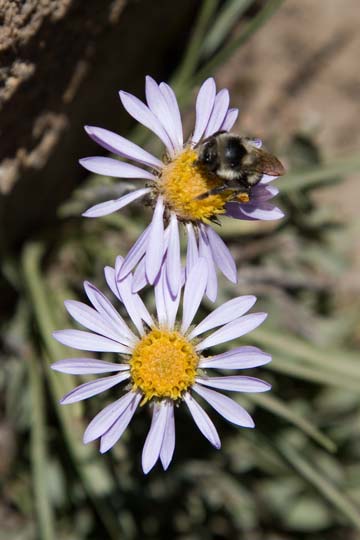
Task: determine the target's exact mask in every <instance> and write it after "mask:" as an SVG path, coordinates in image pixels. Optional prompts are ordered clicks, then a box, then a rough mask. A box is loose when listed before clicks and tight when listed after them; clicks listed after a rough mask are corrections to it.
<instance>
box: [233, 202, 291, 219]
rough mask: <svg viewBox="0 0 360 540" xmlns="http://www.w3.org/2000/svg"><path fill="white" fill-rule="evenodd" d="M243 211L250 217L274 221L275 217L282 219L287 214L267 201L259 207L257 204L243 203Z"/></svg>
mask: <svg viewBox="0 0 360 540" xmlns="http://www.w3.org/2000/svg"><path fill="white" fill-rule="evenodd" d="M229 204H231V203H229ZM241 211H242V213H243V214H244V215H245V216H246V217H248V218H249V219H258V220H262V221H272V220H275V219H281V218H283V217H284V215H285V214H284V212H283V211H282V210H281V209H280V208H278V207H277V206H274V205H273V204H271V203H267V202H265V203H262V204H261V206H258V207H257V206H256V205H252V206H251V205H250V204H248V205H245V204H242V205H241Z"/></svg>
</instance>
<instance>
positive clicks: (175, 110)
mask: <svg viewBox="0 0 360 540" xmlns="http://www.w3.org/2000/svg"><path fill="white" fill-rule="evenodd" d="M160 90H161V92H162V94H163V96H164V98H165V99H166V101H167V104H168V108H169V111H170V114H171V116H172V118H173V121H174V124H175V134H176V138H177V141H178V145H179V148H182V146H183V142H184V137H183V128H182V121H181V115H180V110H179V105H178V102H177V99H176V96H175V93H174V90H173V89H172V88H171V87H170V86H169V85H168V84H166V83H164V82H162V83H160Z"/></svg>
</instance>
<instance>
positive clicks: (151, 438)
mask: <svg viewBox="0 0 360 540" xmlns="http://www.w3.org/2000/svg"><path fill="white" fill-rule="evenodd" d="M166 420H167V407H165V406H164V405H163V404H162V403H155V405H154V411H153V416H152V422H151V426H150V430H149V433H148V435H147V437H146V440H145V444H144V448H143V452H142V468H143V471H144V473H145V474H147V473H148V472H149V471H150V470H151V469H152V468H153V467H154V465H155V463H156V462H157V460H158V458H159V455H160V450H161V446H162V443H163V440H164V434H165V428H166Z"/></svg>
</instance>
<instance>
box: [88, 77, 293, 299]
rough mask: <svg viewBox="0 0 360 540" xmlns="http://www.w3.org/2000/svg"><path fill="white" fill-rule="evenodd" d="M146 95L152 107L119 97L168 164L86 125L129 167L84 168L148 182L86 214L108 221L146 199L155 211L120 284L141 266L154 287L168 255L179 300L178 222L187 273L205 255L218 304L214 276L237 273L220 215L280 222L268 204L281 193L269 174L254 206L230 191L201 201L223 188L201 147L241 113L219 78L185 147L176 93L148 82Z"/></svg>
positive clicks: (254, 194) (209, 87) (199, 101)
mask: <svg viewBox="0 0 360 540" xmlns="http://www.w3.org/2000/svg"><path fill="white" fill-rule="evenodd" d="M145 93H146V105H145V104H144V103H143V102H142V101H140V100H139V99H138V98H137V97H135V96H133V95H131V94H128V93H127V92H123V91H120V99H121V102H122V104H123V106H124V108H125V109H126V111H127V112H128V113H129V114H130V115H131V116H132V117H133V118H135V119H136V120H137V121H138V122H139V123H140V124H143V125H144V126H146V127H147V128H149V129H150V130H151V131H153V132H154V133H155V134H156V135H157V136H158V137H159V138H160V139H161V141H162V143H163V144H164V146H165V154H164V157H163V159H159V158H158V157H155V156H153V155H152V154H150V153H149V152H147V151H145V150H144V149H143V148H141V147H139V146H138V145H136V144H134V143H133V142H131V141H129V140H128V139H125V138H124V137H121V136H120V135H117V134H116V133H113V132H111V131H108V130H106V129H103V128H100V127H94V126H86V127H85V129H86V132H87V133H88V135H89V136H90V137H91V138H92V139H93V140H94V141H96V142H97V143H98V144H100V145H101V146H102V147H103V148H106V149H107V150H109V151H110V152H112V153H114V154H117V155H118V156H119V157H121V158H125V159H126V160H128V161H130V162H131V163H129V162H128V161H121V160H118V159H113V158H110V157H100V156H98V157H87V158H84V159H81V160H80V163H81V165H82V166H83V167H85V168H86V169H88V170H89V171H91V172H94V173H99V174H102V175H105V176H113V177H118V178H131V179H143V180H146V187H140V188H139V189H136V190H134V191H132V192H130V193H127V194H126V195H124V196H122V197H120V198H118V199H115V200H111V201H106V202H103V203H100V204H97V205H95V206H93V207H91V208H90V209H89V210H87V211H86V212H85V213H84V214H83V215H84V216H86V217H99V216H105V215H107V214H111V213H112V212H115V211H117V210H119V209H120V208H123V207H124V206H126V205H128V204H129V203H131V202H133V201H135V200H137V199H140V198H142V197H145V196H146V197H147V199H148V201H150V204H151V205H152V206H153V208H154V213H153V217H152V220H151V223H150V225H149V226H148V227H147V228H146V229H145V231H144V232H143V234H142V235H141V236H140V237H139V239H138V240H137V241H136V243H135V244H134V246H133V248H132V249H131V250H130V251H129V253H128V255H127V257H126V258H125V260H124V263H123V265H122V267H121V269H120V271H119V275H118V277H119V279H123V278H125V277H126V276H127V275H128V274H129V272H131V271H132V270H133V269H134V268H135V267H136V266H137V265H140V269H139V270H138V272H140V273H142V275H143V279H141V280H140V281H142V282H144V283H145V284H146V283H150V284H153V283H154V282H155V280H156V277H157V275H158V273H159V271H160V267H161V264H162V261H163V258H164V255H165V265H166V272H167V276H168V282H169V286H170V290H171V292H172V294H173V296H176V295H177V293H178V290H179V288H180V276H179V274H178V273H175V274H173V273H172V271H171V270H172V264H175V265H177V264H178V261H179V260H180V240H179V223H182V224H184V225H185V231H186V233H187V236H188V252H187V264H186V269H187V272H189V270H190V267H191V265H192V261H193V259H192V257H193V256H194V251H198V252H200V254H201V256H203V257H204V258H205V259H206V261H207V265H208V276H209V277H208V279H209V283H208V286H207V288H206V294H207V296H208V297H209V298H210V299H211V300H213V301H214V300H215V299H216V295H217V281H216V279H215V281H214V279H213V276H214V275H215V278H216V268H218V269H219V270H220V271H221V272H222V273H223V274H224V275H225V276H226V277H227V278H228V279H229V280H230V281H232V282H234V283H235V282H236V279H237V273H236V266H235V262H234V260H233V258H232V256H231V254H230V252H229V250H228V248H227V247H226V245H225V244H224V242H223V240H222V239H221V238H220V236H219V235H218V234H217V233H216V232H215V231H214V230H213V229H212V227H211V225H210V224H211V222H212V221H216V220H217V218H218V216H220V215H227V216H231V217H233V218H235V219H244V220H272V219H279V218H280V217H282V216H283V213H282V212H281V210H280V209H279V208H277V207H275V206H274V205H273V204H272V203H270V202H269V200H270V199H271V198H272V197H274V196H275V195H276V194H277V193H278V190H277V188H275V187H273V186H270V185H269V182H271V180H273V179H274V178H275V177H270V176H266V175H264V176H263V178H262V180H261V181H260V183H259V184H258V185H256V186H254V187H253V188H252V190H251V199H250V200H249V198H248V197H247V201H248V202H241V200H233V197H234V196H233V195H229V192H222V193H217V194H213V195H209V196H208V197H205V198H203V199H198V198H197V197H198V196H199V195H203V194H204V193H206V192H208V191H209V190H211V189H213V188H214V187H216V186H218V185H219V184H221V182H220V181H219V180H218V179H217V178H216V177H215V178H214V176H211V175H209V173H208V172H206V171H205V170H204V168H202V167H199V166H195V165H194V163H195V161H196V158H197V152H196V148H195V146H196V145H197V144H198V143H199V142H201V141H202V140H203V139H204V138H207V137H209V136H211V135H212V134H214V133H215V132H217V131H220V130H223V131H229V130H231V128H232V126H233V125H234V123H235V121H236V119H237V116H238V110H237V109H233V108H229V102H230V98H229V92H228V90H227V89H222V90H220V91H219V92H217V90H216V85H215V81H214V79H212V78H209V79H207V80H206V81H205V82H204V83H203V84H202V86H201V88H200V90H199V93H198V95H197V98H196V119H195V127H194V131H193V134H192V136H191V138H190V139H189V140H188V141H186V142H184V137H183V128H182V122H181V116H180V111H179V107H178V103H177V100H176V97H175V94H174V92H173V90H172V89H171V87H170V86H168V85H167V84H166V83H164V82H162V83H160V84H159V85H158V84H157V83H156V82H155V81H154V79H152V78H151V77H146V87H145ZM254 145H256V146H258V147H259V146H261V141H260V140H259V139H256V140H254ZM231 197H232V199H231ZM245 199H246V198H245ZM229 201H230V202H229ZM166 231H167V233H166ZM166 235H167V236H168V238H166ZM189 244H191V245H190V246H189ZM189 258H190V259H189ZM172 261H175V262H174V263H173V262H172ZM140 263H142V264H140Z"/></svg>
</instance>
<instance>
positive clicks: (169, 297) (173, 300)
mask: <svg viewBox="0 0 360 540" xmlns="http://www.w3.org/2000/svg"><path fill="white" fill-rule="evenodd" d="M162 281H163V294H164V302H165V308H166V319H167V327H168V328H169V329H173V328H174V325H175V320H176V315H177V311H178V308H179V303H180V295H181V289H180V287H179V289H178V292H177V295H176V296H174V295H173V294H172V293H171V291H170V289H169V285H168V283H167V279H166V276H165V272H164V273H163V277H162Z"/></svg>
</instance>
